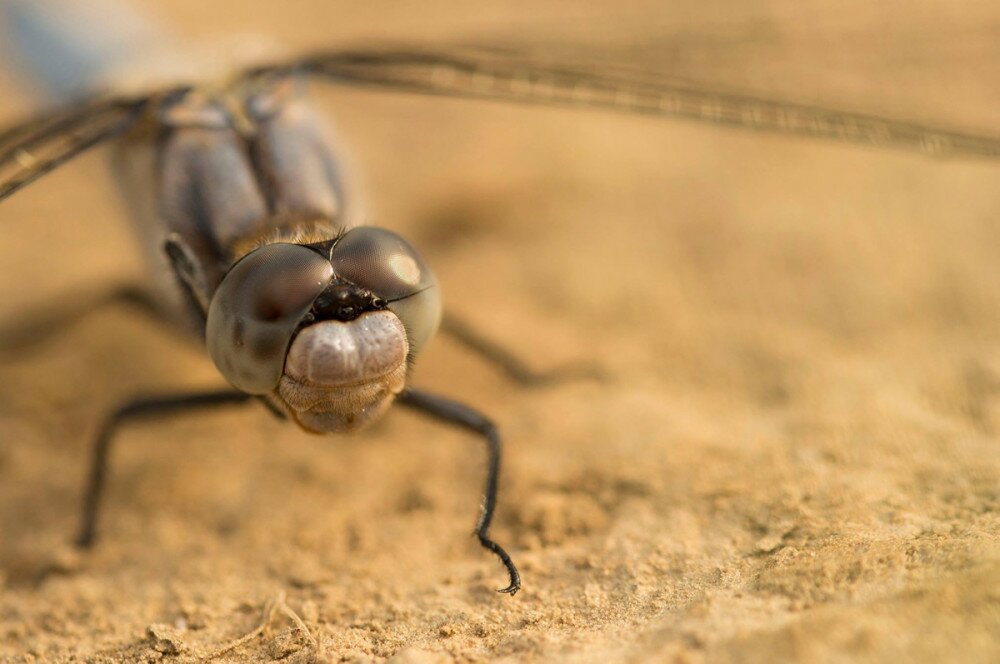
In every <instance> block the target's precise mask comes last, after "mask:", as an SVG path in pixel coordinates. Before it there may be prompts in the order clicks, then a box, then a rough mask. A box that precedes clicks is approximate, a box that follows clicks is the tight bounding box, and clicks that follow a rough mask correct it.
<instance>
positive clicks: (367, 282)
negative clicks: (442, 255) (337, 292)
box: [332, 226, 435, 300]
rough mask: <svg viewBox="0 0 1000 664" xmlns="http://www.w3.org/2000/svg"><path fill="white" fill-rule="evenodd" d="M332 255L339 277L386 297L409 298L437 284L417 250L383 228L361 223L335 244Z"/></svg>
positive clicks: (389, 298) (387, 298)
mask: <svg viewBox="0 0 1000 664" xmlns="http://www.w3.org/2000/svg"><path fill="white" fill-rule="evenodd" d="M332 258H333V267H334V269H335V270H336V272H337V276H338V277H342V278H344V279H347V280H348V281H350V282H353V283H354V284H357V285H358V286H361V287H362V288H367V289H368V290H370V291H371V292H373V293H375V295H378V296H379V297H380V298H382V299H384V300H395V299H398V298H401V297H407V296H408V295H413V294H414V293H416V292H417V291H419V290H421V289H423V288H426V287H428V286H431V285H433V284H434V283H435V282H434V274H433V273H432V272H431V271H430V268H428V267H427V264H426V263H424V259H423V258H421V257H420V254H418V253H417V250H416V249H414V248H413V247H411V246H410V243H409V242H407V241H406V240H404V239H403V238H401V237H400V236H398V235H396V234H395V233H393V232H392V231H387V230H385V229H383V228H374V227H372V226H362V227H360V228H354V229H351V230H349V231H347V232H346V233H345V234H344V236H343V237H342V238H340V240H339V241H338V242H337V244H336V245H335V246H334V248H333V256H332Z"/></svg>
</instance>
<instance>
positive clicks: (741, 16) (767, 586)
mask: <svg viewBox="0 0 1000 664" xmlns="http://www.w3.org/2000/svg"><path fill="white" fill-rule="evenodd" d="M876 5H877V6H876ZM157 9H158V11H160V12H161V13H162V14H163V15H164V16H165V17H166V18H168V19H170V20H172V21H176V22H177V24H178V25H179V26H181V28H182V29H183V30H184V31H185V32H186V33H188V34H190V35H192V36H201V37H207V36H212V35H215V34H221V33H225V32H231V31H241V32H256V33H264V34H268V35H271V36H273V37H275V38H277V39H280V40H283V41H286V42H289V43H290V44H292V47H293V48H301V49H308V48H311V47H316V46H319V45H321V44H324V43H346V42H349V41H358V40H364V39H368V38H380V39H385V38H394V37H395V38H399V37H407V36H412V37H414V38H419V39H426V40H431V41H438V40H441V39H445V38H452V39H463V38H469V37H470V36H479V35H483V34H490V33H491V31H492V32H495V33H498V34H504V35H517V36H519V37H523V38H526V39H534V40H543V39H544V38H545V37H546V35H547V34H549V32H551V33H552V34H556V33H558V34H560V35H564V36H565V38H566V40H568V41H576V42H582V43H589V42H588V40H593V41H594V42H602V41H606V42H608V43H610V42H613V41H614V40H615V38H618V40H619V41H621V39H622V35H625V36H630V35H635V38H634V39H631V38H630V39H626V40H625V41H626V43H628V44H633V45H636V44H642V43H650V42H643V41H642V39H640V36H646V37H656V40H654V41H653V42H651V43H654V44H655V45H657V53H658V56H657V57H659V58H662V60H660V61H661V62H665V63H668V64H669V65H670V66H673V67H675V70H676V71H678V72H679V73H680V74H682V75H683V76H685V77H689V78H692V79H695V80H703V79H705V78H711V79H712V80H716V81H719V82H721V83H722V84H724V85H727V86H730V87H733V86H739V85H743V86H745V87H746V88H747V89H749V90H755V91H761V92H764V93H773V94H781V95H785V96H792V97H795V98H797V99H800V100H802V101H806V102H821V103H828V104H836V105H841V106H845V107H851V108H858V109H860V110H866V109H867V110H873V111H876V112H883V113H894V114H897V115H903V116H906V117H911V118H914V119H916V120H922V121H928V120H934V119H939V120H943V121H945V122H947V123H951V124H957V125H964V126H968V127H971V128H973V129H980V130H990V129H992V130H993V133H1000V85H998V79H997V77H996V72H997V70H998V69H1000V51H998V49H1000V46H998V44H1000V8H998V7H997V6H996V3H987V2H980V3H972V2H969V3H964V4H963V3H954V2H950V1H949V2H945V1H944V0H942V1H941V2H936V3H934V2H928V1H923V2H919V3H912V2H907V3H902V2H897V3H866V2H855V1H854V0H850V1H848V2H845V3H821V2H815V3H802V2H798V1H792V0H788V2H778V1H772V2H753V3H745V2H735V1H734V2H730V3H721V4H720V3H714V2H682V3H676V5H674V4H671V5H670V6H667V3H653V2H647V3H642V4H640V3H610V2H602V3H586V4H585V3H571V2H550V3H545V4H544V5H541V6H539V5H538V4H537V3H529V2H505V3H490V4H488V5H483V6H480V7H474V6H470V5H468V4H466V3H459V2H451V1H449V0H434V1H432V2H429V3H428V2H424V3H414V4H412V5H405V6H404V5H401V4H399V3H395V2H384V1H381V2H373V3H355V2H328V1H327V0H289V2H283V3H272V2H266V1H265V0H253V1H248V2H241V3H235V2H195V1H193V0H172V1H171V2H169V3H166V2H164V3H162V4H160V5H159V6H158V7H157ZM522 28H523V29H522ZM627 50H628V49H626V51H627ZM640 51H642V49H639V48H637V49H636V52H640ZM316 94H317V99H318V103H319V104H320V105H321V107H322V108H323V109H324V110H326V111H328V112H329V113H330V114H331V116H332V117H334V118H335V119H336V121H337V123H338V126H339V129H340V131H341V133H342V134H343V135H345V136H346V137H348V139H349V142H350V144H351V147H352V148H353V151H354V154H355V156H356V161H357V162H358V166H359V167H360V169H361V170H362V171H363V173H364V174H365V178H366V188H367V191H368V192H369V196H370V198H371V207H370V211H369V213H368V219H369V220H370V221H371V222H372V223H378V224H381V225H385V226H389V227H392V228H395V229H398V230H400V231H401V232H404V233H406V234H408V236H409V237H411V238H412V239H413V241H414V243H415V244H416V245H417V246H419V247H421V248H423V249H424V252H425V254H426V255H427V256H428V257H429V259H430V260H431V261H432V263H433V264H434V265H435V266H436V269H437V271H438V274H439V276H440V278H441V281H442V283H443V286H444V294H445V298H446V302H447V306H448V307H449V308H450V309H452V310H453V311H454V312H456V313H458V314H459V315H461V316H463V317H464V318H466V319H467V320H469V321H470V322H472V323H474V324H476V325H477V326H478V327H480V328H481V329H482V330H484V331H485V332H486V333H488V334H489V335H490V336H491V337H492V338H494V339H496V340H497V341H500V342H502V343H504V344H506V345H507V346H509V347H510V348H512V349H513V350H515V351H516V352H517V353H518V354H519V355H520V356H522V357H524V358H525V359H526V360H528V361H529V362H531V363H532V364H533V365H535V366H538V367H548V366H553V365H556V364H558V363H561V362H565V361H572V360H576V359H579V358H592V359H593V360H594V361H596V362H598V363H599V364H600V365H601V366H602V367H604V368H605V369H606V370H607V371H608V372H609V374H610V378H609V379H608V380H606V381H603V382H593V381H581V382H577V383H573V384H564V385H558V386H551V387H544V388H535V389H524V388H521V387H517V386H515V385H514V384H512V383H511V382H510V381H509V380H507V379H506V378H505V377H504V376H503V375H501V374H500V373H499V372H498V371H497V370H496V369H495V368H493V367H491V366H490V365H488V364H486V363H484V362H483V361H482V360H480V359H479V358H477V357H476V356H474V355H472V354H470V353H469V352H468V351H467V350H465V349H463V348H462V347H461V346H459V345H458V344H456V343H455V342H454V341H452V340H450V339H448V338H441V339H439V340H436V341H435V342H434V343H433V344H432V345H431V346H430V347H429V348H428V350H427V352H426V353H425V354H424V355H423V357H421V358H420V361H419V363H418V365H417V367H416V373H415V378H414V382H415V384H417V385H421V386H425V387H428V388H433V389H436V390H439V391H441V392H444V393H447V394H451V395H455V396H457V397H460V398H462V399H465V400H467V401H468V402H470V403H471V404H474V405H475V406H478V407H480V408H482V409H483V410H485V411H486V412H488V413H489V414H490V415H492V416H493V417H494V418H495V419H496V421H497V422H498V423H499V424H500V426H501V428H502V432H503V434H504V436H505V439H506V444H507V448H506V449H507V456H506V459H505V468H504V475H503V478H502V483H501V496H500V499H501V502H500V508H499V511H498V514H497V520H496V523H495V526H494V530H493V534H494V535H495V537H496V539H497V540H498V541H500V542H502V543H505V544H506V545H507V546H508V547H509V548H510V550H511V552H512V554H513V555H514V557H515V559H516V560H517V561H518V562H519V564H520V566H521V568H522V572H523V576H524V589H523V590H522V592H520V593H519V594H518V595H517V596H515V597H513V598H511V597H506V596H502V595H499V594H497V593H495V592H493V589H494V588H497V587H499V586H500V585H501V584H502V583H503V582H504V581H505V579H504V574H503V570H502V569H501V568H500V566H499V565H498V564H497V563H496V561H495V560H494V559H493V558H492V557H491V556H490V555H489V554H487V553H486V552H484V551H482V550H481V549H480V548H479V547H478V546H477V544H476V542H475V540H474V538H472V537H470V532H471V529H472V526H473V524H474V521H475V517H476V511H477V508H478V504H479V492H480V483H481V480H482V473H483V470H484V457H483V450H482V448H481V444H480V442H479V441H477V440H476V439H475V438H474V437H472V436H470V435H469V434H467V433H464V432H461V431H457V430H450V429H448V428H444V427H442V426H441V425H439V424H436V423H434V422H431V421H428V420H425V419H422V418H420V417H418V416H416V415H414V414H411V413H407V412H401V411H398V410H397V411H393V412H392V413H391V414H390V415H389V416H388V417H387V418H386V419H385V420H384V421H383V422H381V423H379V424H377V425H376V426H374V427H372V428H371V429H370V430H368V431H366V432H363V433H360V434H358V435H353V436H348V437H318V436H310V435H307V434H304V433H302V432H300V431H298V430H296V429H294V428H292V427H291V426H289V425H286V424H283V423H281V422H279V421H277V420H275V419H274V418H273V417H271V415H269V414H268V413H267V412H266V411H265V410H264V409H262V408H260V407H257V406H246V407H238V408H233V409H230V410H225V411H217V412H211V413H202V414H197V415H191V416H188V417H176V418H171V419H168V420H164V421H148V422H144V423H142V424H140V425H136V426H131V427H129V428H128V429H127V430H125V431H123V433H122V435H121V436H120V438H119V440H118V443H119V444H120V445H119V447H118V448H117V450H116V453H115V456H114V460H113V468H112V473H111V479H110V484H109V493H108V495H107V503H106V510H105V511H104V513H103V521H102V524H103V539H102V540H101V541H100V542H99V545H98V546H97V547H96V548H95V549H94V550H93V551H92V552H90V553H87V554H79V553H77V552H75V551H74V550H73V549H72V548H71V547H70V546H69V541H70V537H71V534H72V532H73V529H74V524H75V519H76V514H77V509H78V507H79V501H80V490H81V486H82V482H83V478H84V472H85V468H86V463H87V458H88V457H87V451H88V440H89V439H90V437H91V436H92V435H93V433H94V431H95V428H96V427H97V426H98V423H99V422H100V419H101V416H102V414H103V413H105V412H107V411H108V410H109V409H110V408H111V407H113V406H114V405H115V404H116V403H118V402H120V401H121V400H122V399H124V398H126V397H127V396H129V395H131V394H133V393H136V392H155V391H159V390H171V389H175V388H179V387H192V386H196V387H206V386H218V385H221V384H222V383H221V379H220V378H219V377H218V375H217V373H216V372H215V370H214V368H213V367H212V366H211V363H210V362H209V361H208V360H207V359H206V358H205V356H204V355H203V354H202V352H201V350H200V349H199V348H197V347H196V346H195V345H192V344H191V343H189V342H187V341H186V340H184V339H182V338H180V337H178V336H177V335H176V334H174V333H172V332H171V331H169V330H162V329H160V328H159V327H158V326H157V325H155V324H154V323H153V322H151V321H150V320H148V319H146V318H143V317H141V316H139V315H137V314H136V313H135V312H134V311H131V310H129V309H127V308H123V307H105V308H100V309H97V310H95V311H93V312H92V313H90V314H88V315H87V316H86V317H85V318H83V320H81V321H79V322H75V323H69V322H66V323H65V324H62V323H59V324H56V325H54V328H55V329H53V334H52V335H51V336H49V337H47V338H46V339H44V340H42V341H40V342H39V343H37V344H34V345H26V346H18V347H16V348H15V347H12V346H11V345H10V344H9V343H8V344H7V345H6V347H4V348H3V349H2V350H0V661H3V662H81V661H82V662H133V661H161V660H162V661H165V662H188V661H197V660H199V659H200V658H205V657H207V656H208V655H209V654H211V653H214V652H216V651H218V650H219V649H220V648H221V647H222V646H223V645H225V644H226V643H229V642H231V641H233V640H234V639H238V638H239V637H240V636H241V635H244V634H248V633H251V632H252V631H253V630H254V629H255V628H256V627H257V626H258V625H259V624H260V623H261V617H262V614H263V613H265V612H266V609H267V608H268V607H272V608H275V609H276V610H275V611H274V613H273V619H272V620H270V621H269V623H268V624H267V625H266V627H265V629H263V630H261V633H259V634H256V635H255V636H253V638H250V639H248V640H247V641H246V642H245V643H242V644H240V645H239V646H237V647H235V648H234V649H232V650H230V651H228V652H227V653H225V654H223V655H221V656H220V657H219V658H217V661H234V662H236V661H248V662H269V661H283V662H312V661H316V662H336V661H351V662H369V661H383V660H385V659H389V660H390V661H393V662H406V663H431V662H453V661H454V662H520V661H536V662H543V661H544V662H548V661H568V662H602V663H603V662H619V661H629V662H631V661H637V662H647V661H648V662H664V661H666V662H685V663H697V662H855V661H865V662H892V663H894V664H898V663H901V662H944V661H950V662H969V663H975V662H984V663H985V662H997V661H1000V637H998V634H1000V546H998V542H997V537H998V534H1000V441H998V431H1000V224H998V223H997V222H998V217H1000V169H998V167H997V165H996V162H992V163H990V162H986V161H979V162H976V161H961V160H933V159H929V158H926V157H922V156H919V155H912V154H907V153H897V152H888V151H880V150H875V149H868V148H862V147H856V146H849V145H839V144H831V143H818V142H811V141H804V140H800V139H795V138H787V137H779V136H765V135H757V134H751V133H745V132H739V131H736V130H731V129H725V128H719V127H711V126H705V125H696V124H691V123H685V122H672V121H665V120H657V119H652V118H633V117H619V116H615V115H611V114H605V113H599V112H583V111H570V110H559V109H525V108H517V107H508V106H503V105H497V104H491V103H486V102H467V101H447V100H437V99H430V100H427V99H416V98H410V97H406V96H392V95H383V94H379V93H375V92H360V91H350V90H342V89H338V90H316ZM0 99H2V100H3V101H2V102H0V104H2V105H0V118H3V119H12V118H14V117H16V116H17V115H19V114H20V112H22V111H26V110H28V109H29V108H31V106H32V104H33V103H34V101H33V98H32V97H31V96H30V95H29V94H28V92H27V91H26V89H25V88H24V87H23V86H20V85H18V84H17V82H16V81H15V79H14V78H13V77H12V76H10V75H9V74H3V78H0ZM105 162H106V154H101V153H100V152H97V153H94V154H90V155H88V156H86V157H84V158H81V159H80V160H79V161H77V162H75V163H74V164H73V165H71V166H69V167H67V168H66V169H64V170H63V171H60V172H58V173H57V174H54V175H52V176H51V177H49V178H47V179H45V180H43V181H41V182H39V183H38V184H37V185H36V186H34V187H32V188H30V189H28V190H26V191H24V192H23V193H22V194H21V195H19V196H16V197H15V198H13V199H11V200H10V201H8V202H5V203H4V204H3V205H2V206H0V228H2V229H3V233H4V235H3V238H4V240H3V242H2V243H0V270H2V274H3V277H2V279H0V320H2V321H3V323H4V325H5V326H7V325H9V324H12V323H14V322H15V321H17V320H20V319H22V318H23V317H24V316H25V315H26V313H27V312H29V311H35V310H36V308H37V307H45V306H51V305H58V304H59V303H60V302H64V303H66V302H73V301H76V300H77V299H78V298H80V297H81V296H82V295H87V294H93V293H97V292H100V291H101V290H102V289H104V288H107V287H109V286H111V285H113V284H117V283H121V282H123V281H128V280H135V279H138V278H139V275H140V274H141V266H140V259H139V257H140V254H139V252H138V251H136V249H135V247H134V242H133V240H132V239H131V236H130V233H129V229H128V220H127V219H126V218H125V216H124V214H123V211H122V206H121V204H120V202H119V201H118V200H117V199H116V198H115V187H114V184H115V183H114V182H113V180H112V178H111V177H110V175H109V174H108V171H107V169H106V168H105ZM281 597H283V598H284V600H283V604H281V605H280V606H277V605H276V602H277V600H278V599H279V598H281ZM283 608H287V609H288V611H284V610H280V609H283ZM292 613H293V614H294V615H296V616H298V617H299V619H300V620H301V622H302V623H303V624H304V625H305V626H306V627H307V628H308V630H309V632H310V633H311V635H312V637H313V639H314V640H313V641H310V640H309V639H307V638H306V637H305V636H304V634H303V632H302V631H301V629H300V628H299V627H298V626H297V624H296V622H295V621H294V620H293V619H292V618H291V617H290V615H289V614H292Z"/></svg>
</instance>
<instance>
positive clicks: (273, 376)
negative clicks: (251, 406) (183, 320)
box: [205, 243, 333, 394]
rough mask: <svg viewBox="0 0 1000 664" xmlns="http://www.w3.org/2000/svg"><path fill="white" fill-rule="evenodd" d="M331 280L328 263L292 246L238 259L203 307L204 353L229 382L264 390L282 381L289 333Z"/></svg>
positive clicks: (258, 391)
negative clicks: (206, 315)
mask: <svg viewBox="0 0 1000 664" xmlns="http://www.w3.org/2000/svg"><path fill="white" fill-rule="evenodd" d="M332 279H333V267H332V266H331V265H330V261H328V260H326V259H325V258H323V256H321V255H320V254H318V253H316V252H315V251H312V250H311V249H307V248H305V247H302V246H299V245H297V244H284V243H278V244H269V245H265V246H263V247H260V248H259V249H255V250H254V251H252V252H250V253H249V254H247V255H246V256H244V257H243V258H242V259H240V260H239V261H238V262H237V263H236V264H235V265H234V266H233V267H232V268H231V269H230V270H229V272H228V273H226V276H225V277H224V278H223V279H222V283H221V284H219V287H218V289H216V291H215V294H214V295H213V296H212V302H211V304H210V305H209V308H208V324H207V326H206V329H205V342H206V345H207V346H208V352H209V355H211V356H212V360H213V361H214V362H215V366H217V367H218V368H219V371H221V372H222V375H223V376H225V377H226V380H228V381H229V382H230V383H232V385H233V386H234V387H236V388H238V389H240V390H242V391H244V392H246V393H248V394H267V393H268V392H270V391H271V390H273V389H274V388H275V387H276V386H277V385H278V382H279V381H280V380H281V374H282V372H283V371H284V367H285V353H286V352H287V350H288V346H289V344H290V343H291V341H292V335H293V334H295V330H296V329H297V328H298V326H299V323H300V322H301V321H302V318H303V317H304V316H305V315H306V314H307V313H308V312H309V308H310V307H311V306H312V303H313V300H315V299H316V297H317V296H318V295H319V294H320V293H322V292H323V290H324V289H325V288H326V287H327V286H328V285H329V283H330V281H331V280H332Z"/></svg>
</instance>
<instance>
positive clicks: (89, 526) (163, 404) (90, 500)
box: [76, 390, 252, 548]
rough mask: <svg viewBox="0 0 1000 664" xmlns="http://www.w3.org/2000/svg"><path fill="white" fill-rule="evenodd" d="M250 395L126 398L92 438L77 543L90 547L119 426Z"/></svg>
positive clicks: (222, 392)
mask: <svg viewBox="0 0 1000 664" xmlns="http://www.w3.org/2000/svg"><path fill="white" fill-rule="evenodd" d="M251 398H252V397H251V396H250V395H249V394H244V393H243V392H237V391H236V390H220V391H215V392H193V393H189V394H172V395H166V396H157V397H139V398H135V399H131V400H129V401H128V402H126V403H125V404H123V405H122V406H120V407H119V408H117V409H116V410H115V411H114V412H113V413H111V414H110V415H109V416H108V417H107V418H106V419H105V420H104V423H103V424H102V425H101V428H100V430H99V432H98V434H97V437H96V438H95V439H94V447H93V451H92V456H91V462H90V474H89V475H88V479H87V487H86V490H85V491H84V494H83V508H82V511H81V513H80V530H79V533H78V534H77V537H76V545H77V546H79V547H81V548H90V547H91V546H92V545H93V543H94V537H95V535H96V532H97V516H98V511H99V508H100V505H101V495H102V494H103V493H104V484H105V478H106V476H107V470H108V457H109V455H110V452H111V441H112V440H114V435H115V433H116V432H117V431H118V428H119V427H121V426H122V425H123V424H126V423H128V422H130V421H132V420H137V419H140V418H145V417H155V416H161V415H169V414H171V413H176V412H179V411H188V410H198V409H201V408H209V407H214V406H225V405H229V404H235V403H243V402H244V401H247V400H249V399H251Z"/></svg>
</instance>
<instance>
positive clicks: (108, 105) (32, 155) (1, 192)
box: [0, 98, 149, 201]
mask: <svg viewBox="0 0 1000 664" xmlns="http://www.w3.org/2000/svg"><path fill="white" fill-rule="evenodd" d="M148 101H149V99H148V98H143V99H101V100H95V101H91V102H85V103H83V104H80V105H77V106H74V107H71V108H67V109H63V110H61V111H56V112H54V113H50V114H47V115H42V116H38V117H35V118H32V119H30V120H27V121H25V122H22V123H19V124H15V125H13V126H11V127H8V128H7V129H4V130H2V131H0V201H2V200H3V199H5V198H7V197H8V196H11V195H12V194H14V193H15V192H17V191H19V190H20V189H22V188H24V187H26V186H28V185H29V184H31V183H32V182H34V181H35V180H37V179H38V178H40V177H42V176H43V175H45V174H46V173H49V172H50V171H52V170H54V169H56V168H58V167H59V166H60V165H62V164H64V163H66V162H67V161H69V160H70V159H72V158H73V157H75V156H77V155H79V154H81V153H82V152H84V151H85V150H87V149H88V148H91V147H93V146H95V145H98V144H100V143H101V142H103V141H105V140H107V139H109V138H113V137H114V136H117V135H119V134H121V133H122V132H123V131H125V130H126V129H128V128H129V127H130V126H132V124H133V123H134V122H135V121H136V120H137V119H138V118H139V117H140V115H141V114H142V111H143V109H144V108H145V107H146V104H147V103H148Z"/></svg>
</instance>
